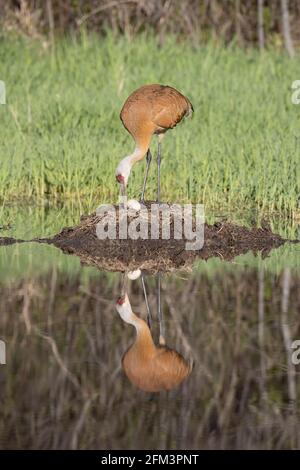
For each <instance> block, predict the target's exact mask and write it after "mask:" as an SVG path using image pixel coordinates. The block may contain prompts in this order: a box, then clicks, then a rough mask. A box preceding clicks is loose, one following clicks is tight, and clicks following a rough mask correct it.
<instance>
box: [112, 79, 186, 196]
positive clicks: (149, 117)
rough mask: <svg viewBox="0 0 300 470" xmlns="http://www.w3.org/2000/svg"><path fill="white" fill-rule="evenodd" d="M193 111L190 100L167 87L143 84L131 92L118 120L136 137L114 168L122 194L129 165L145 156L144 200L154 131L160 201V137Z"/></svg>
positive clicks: (129, 168) (123, 194)
mask: <svg viewBox="0 0 300 470" xmlns="http://www.w3.org/2000/svg"><path fill="white" fill-rule="evenodd" d="M193 111H194V109H193V105H192V103H191V102H190V101H189V99H188V98H186V97H185V96H184V95H182V94H181V93H180V92H179V91H177V90H175V88H172V87H170V86H164V85H158V84H154V85H145V86H142V87H141V88H139V89H138V90H136V91H134V92H133V93H132V94H131V95H130V96H129V97H128V98H127V100H126V101H125V103H124V105H123V108H122V110H121V113H120V118H121V121H122V123H123V125H124V127H125V129H127V131H128V132H129V133H130V134H131V135H132V137H133V138H134V140H135V145H136V147H135V150H134V152H133V153H132V154H131V155H128V156H127V157H125V158H123V160H121V162H120V163H119V165H118V167H117V169H116V179H117V181H118V183H119V184H120V189H121V195H122V196H125V194H126V186H127V182H128V178H129V174H130V171H131V168H132V166H133V165H134V163H136V162H137V161H139V160H142V159H143V158H144V156H145V154H147V157H146V161H147V164H146V170H145V176H144V183H143V189H142V193H141V202H143V201H144V196H145V189H146V183H147V177H148V172H149V166H150V162H151V160H152V155H151V152H150V148H149V147H150V142H151V138H152V136H153V134H156V135H158V151H157V201H158V203H159V202H160V164H161V140H162V137H163V136H164V133H165V132H166V131H167V130H168V129H173V127H175V126H176V125H177V124H178V123H179V122H180V121H181V120H182V119H183V118H184V117H187V116H189V115H191V114H192V112H193Z"/></svg>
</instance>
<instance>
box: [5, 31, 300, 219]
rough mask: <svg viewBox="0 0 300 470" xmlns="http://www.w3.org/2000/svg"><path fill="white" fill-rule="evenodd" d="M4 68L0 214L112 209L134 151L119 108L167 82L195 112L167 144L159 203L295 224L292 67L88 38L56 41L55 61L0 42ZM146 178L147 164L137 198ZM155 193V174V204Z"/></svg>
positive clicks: (275, 60) (34, 46) (272, 60)
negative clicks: (44, 206)
mask: <svg viewBox="0 0 300 470" xmlns="http://www.w3.org/2000/svg"><path fill="white" fill-rule="evenodd" d="M0 64H1V68H0V79H1V80H4V81H5V83H6V89H7V104H6V105H2V106H0V119H1V121H0V122H1V142H0V158H1V167H0V198H1V201H2V202H7V201H12V200H15V199H17V200H20V199H22V201H23V202H24V200H25V201H32V200H34V201H42V200H45V199H53V200H65V199H70V198H71V199H73V200H74V201H81V202H82V201H85V202H88V203H89V204H93V203H95V204H96V203H99V202H102V201H112V200H116V198H117V194H118V188H117V185H116V183H115V179H114V171H115V167H116V165H117V164H118V162H119V160H120V159H121V158H122V157H123V156H125V155H127V154H129V153H130V152H131V151H132V149H133V141H132V139H131V137H130V136H129V135H128V134H127V132H126V131H125V129H124V128H123V127H122V124H121V122H120V120H119V111H120V108H121V106H122V103H123V102H124V100H125V98H126V97H127V96H128V94H129V93H130V92H131V91H132V90H134V89H135V88H137V87H139V86H140V85H141V84H144V83H151V82H161V83H164V84H170V85H173V86H175V87H177V88H178V89H180V90H181V91H182V92H184V93H185V94H186V95H187V96H188V97H189V98H190V99H191V101H192V102H193V104H194V107H195V115H194V117H193V119H191V120H188V121H187V122H186V123H185V124H184V125H182V126H180V127H178V128H177V129H175V130H173V131H171V132H169V133H168V135H167V137H166V139H165V141H164V144H163V163H162V197H163V199H165V200H172V201H177V202H179V201H181V202H187V201H192V202H204V203H205V204H206V207H207V209H215V208H223V209H224V208H226V209H227V210H228V209H231V210H235V209H236V208H239V209H240V208H243V209H245V210H247V209H249V210H251V209H253V208H255V209H259V210H261V211H265V212H267V211H275V210H276V211H280V212H281V213H282V214H283V215H290V216H297V214H298V215H299V206H298V201H297V198H298V197H299V189H300V188H299V169H298V167H299V153H297V146H298V145H299V143H298V135H299V118H300V106H295V105H293V104H292V103H291V83H292V82H293V81H294V80H296V79H297V78H299V74H298V70H299V65H298V63H297V61H291V60H289V59H288V58H286V57H285V56H284V55H281V54H279V53H277V52H272V51H270V52H265V53H263V54H259V52H257V51H254V50H248V51H242V50H239V49H236V48H227V49H225V48H221V47H219V46H218V47H214V46H213V45H210V46H207V47H204V48H201V49H193V48H192V47H191V45H189V44H187V43H180V44H178V43H175V41H174V40H173V39H172V37H169V39H168V40H167V41H166V43H165V45H164V46H163V47H162V48H158V47H157V43H156V41H155V39H154V38H151V37H150V38H149V37H145V36H141V37H140V38H139V39H138V40H135V41H131V42H130V41H128V40H126V39H125V38H123V39H119V40H117V41H115V40H114V39H113V38H112V37H110V36H109V37H107V38H106V39H103V38H102V39H99V38H97V37H93V36H82V37H81V39H80V40H77V41H75V40H71V39H69V40H59V41H57V42H56V44H55V48H54V50H49V49H47V50H45V49H44V48H43V47H42V46H41V45H40V44H38V43H32V42H29V41H24V40H20V39H12V38H10V39H8V38H2V39H1V42H0ZM153 146H155V142H153ZM154 151H155V148H154ZM143 171H144V165H143V164H139V165H137V166H136V167H135V170H134V171H133V174H132V177H131V179H130V183H129V193H130V195H132V196H135V197H136V196H137V195H138V194H139V191H140V186H141V183H142V174H143ZM155 182H156V179H155V168H152V172H151V178H150V184H149V192H148V197H149V198H152V197H154V190H155Z"/></svg>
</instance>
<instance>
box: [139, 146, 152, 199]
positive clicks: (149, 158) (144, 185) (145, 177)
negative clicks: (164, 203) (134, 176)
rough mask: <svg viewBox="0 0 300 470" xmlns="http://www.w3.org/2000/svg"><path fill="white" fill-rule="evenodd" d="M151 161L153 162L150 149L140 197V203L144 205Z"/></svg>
mask: <svg viewBox="0 0 300 470" xmlns="http://www.w3.org/2000/svg"><path fill="white" fill-rule="evenodd" d="M151 160H152V155H151V152H150V149H148V151H147V155H146V170H145V176H144V183H143V189H142V192H141V197H140V202H142V203H143V202H145V191H146V184H147V179H148V173H149V167H150V163H151Z"/></svg>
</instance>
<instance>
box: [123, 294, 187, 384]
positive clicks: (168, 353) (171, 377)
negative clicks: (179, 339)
mask: <svg viewBox="0 0 300 470" xmlns="http://www.w3.org/2000/svg"><path fill="white" fill-rule="evenodd" d="M116 308H117V311H118V313H119V314H120V316H121V318H122V319H123V320H124V321H125V322H127V323H130V324H132V325H133V326H134V327H135V328H136V339H135V342H134V343H133V344H132V345H131V346H130V347H129V348H128V350H127V351H126V352H125V354H124V356H123V359H122V366H123V370H124V372H125V374H126V375H127V377H128V378H129V380H130V381H131V383H132V384H133V385H135V386H136V387H138V388H140V389H141V390H144V391H146V392H159V391H161V390H170V389H172V388H174V387H176V386H178V385H179V384H181V383H182V382H183V381H184V380H185V379H186V378H187V377H188V376H189V374H190V373H191V370H192V363H191V362H188V361H186V360H185V359H184V357H183V356H181V354H179V353H178V352H177V351H175V350H174V349H170V348H168V346H165V345H161V344H160V345H159V346H156V345H155V343H154V341H153V338H152V335H151V331H150V328H149V326H148V325H147V323H146V322H145V321H144V320H142V319H141V318H139V317H137V315H135V314H134V313H133V312H132V310H131V306H130V303H129V300H128V296H127V295H125V296H123V297H120V298H119V299H118V301H117V303H116Z"/></svg>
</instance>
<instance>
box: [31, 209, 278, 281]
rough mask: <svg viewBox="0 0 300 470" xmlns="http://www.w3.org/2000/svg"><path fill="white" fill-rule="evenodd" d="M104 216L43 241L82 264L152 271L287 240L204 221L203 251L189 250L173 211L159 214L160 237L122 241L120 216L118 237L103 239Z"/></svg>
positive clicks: (230, 256)
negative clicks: (164, 217)
mask: <svg viewBox="0 0 300 470" xmlns="http://www.w3.org/2000/svg"><path fill="white" fill-rule="evenodd" d="M102 217H103V215H102V216H97V215H96V214H91V215H89V216H84V217H82V218H81V222H80V224H78V225H75V226H74V227H67V228H64V229H63V230H62V232H60V233H59V234H57V235H55V236H54V237H53V238H51V239H42V240H40V241H41V242H44V243H49V244H53V245H55V246H56V247H58V248H60V249H61V250H62V251H63V252H65V253H70V254H75V255H77V256H79V257H80V260H81V262H82V263H83V264H87V265H91V266H95V267H97V268H99V269H101V270H108V271H125V270H134V269H137V268H140V269H143V270H145V271H148V272H151V273H154V272H157V271H172V270H174V269H180V268H189V267H191V266H192V264H193V262H194V261H195V260H196V259H198V258H200V259H204V260H207V259H208V258H211V257H216V256H217V257H220V258H222V259H225V260H231V259H233V258H234V257H235V256H237V255H240V254H244V253H246V252H247V251H249V250H252V251H253V252H259V251H260V252H262V254H263V256H266V255H267V254H268V253H269V251H270V250H271V249H272V248H276V247H278V246H280V245H282V244H283V243H284V241H285V240H283V239H282V238H281V237H280V236H279V235H275V234H273V233H272V232H271V230H270V229H269V228H267V229H262V228H246V227H239V226H237V225H234V224H231V223H228V222H220V223H216V224H214V225H207V224H205V230H204V232H205V233H204V237H205V238H204V246H203V248H202V249H201V250H197V251H187V250H186V241H188V240H186V239H185V238H183V239H181V240H177V239H175V238H174V214H171V215H170V217H169V219H168V221H166V220H163V221H162V215H161V214H160V215H159V217H160V220H159V238H158V239H156V240H152V239H146V240H143V239H137V240H132V239H127V240H120V239H119V238H118V228H119V222H120V220H121V219H120V220H119V215H117V221H116V231H117V238H116V239H115V240H108V239H106V240H100V239H99V238H97V235H96V227H97V224H98V223H99V222H101V220H102ZM108 217H110V216H109V215H108ZM126 217H127V216H126ZM136 217H137V215H136V214H135V213H131V214H130V213H129V214H128V223H130V221H132V220H134V219H135V218H136ZM164 224H169V226H170V234H171V238H170V239H168V240H165V239H162V237H161V235H162V230H163V228H164ZM149 230H150V229H149ZM149 233H150V232H149ZM175 233H176V230H175Z"/></svg>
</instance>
